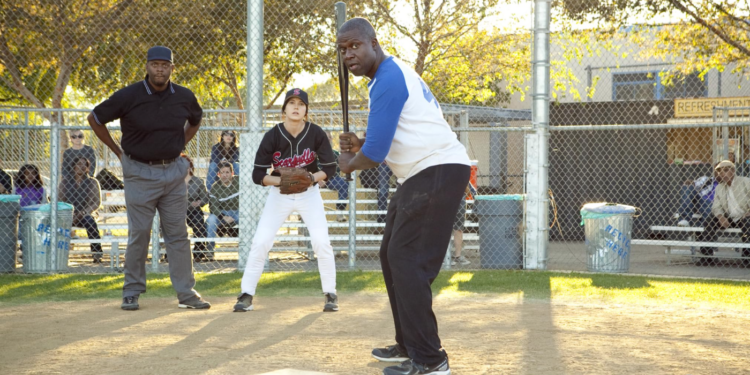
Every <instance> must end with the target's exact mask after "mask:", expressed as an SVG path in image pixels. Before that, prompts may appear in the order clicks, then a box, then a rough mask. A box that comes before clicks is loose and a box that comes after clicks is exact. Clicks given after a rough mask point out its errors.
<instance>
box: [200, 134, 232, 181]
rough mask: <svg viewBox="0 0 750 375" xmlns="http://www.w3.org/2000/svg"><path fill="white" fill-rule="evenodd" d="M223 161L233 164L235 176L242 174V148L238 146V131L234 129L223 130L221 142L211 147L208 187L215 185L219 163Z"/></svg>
mask: <svg viewBox="0 0 750 375" xmlns="http://www.w3.org/2000/svg"><path fill="white" fill-rule="evenodd" d="M222 161H226V162H228V163H230V164H232V167H233V169H234V175H235V176H239V175H240V148H239V147H237V133H235V132H234V131H233V130H224V131H223V132H221V137H220V138H219V143H217V144H215V145H213V146H212V147H211V159H210V161H209V164H208V173H207V174H206V188H208V189H211V186H214V182H216V176H217V174H218V173H219V163H221V162H222Z"/></svg>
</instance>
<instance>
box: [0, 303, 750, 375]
mask: <svg viewBox="0 0 750 375" xmlns="http://www.w3.org/2000/svg"><path fill="white" fill-rule="evenodd" d="M340 299H341V311H339V312H337V313H323V312H321V310H322V305H323V297H259V298H257V301H256V309H257V310H256V311H253V312H248V313H231V312H230V311H231V306H232V305H233V303H234V299H233V298H226V297H224V298H211V299H210V300H211V301H212V302H213V304H214V306H213V308H212V309H211V310H208V311H185V310H179V309H177V308H176V301H175V300H172V299H150V298H143V299H141V310H140V311H136V312H125V311H121V310H120V309H119V301H114V300H95V301H84V302H65V303H50V304H27V305H20V306H2V307H0V338H2V340H0V373H2V374H41V373H44V374H58V373H59V374H76V375H83V374H103V373H108V374H119V373H122V374H125V373H128V374H155V373H163V374H168V373H180V374H238V373H244V374H263V373H266V372H272V371H277V370H281V369H296V370H306V371H319V372H325V373H337V374H379V373H381V369H382V368H383V367H385V364H381V363H379V362H377V361H375V360H374V359H373V358H371V357H370V354H369V353H370V350H371V348H372V347H374V346H380V345H386V344H391V343H392V340H393V328H392V322H391V320H390V314H389V311H390V310H389V307H388V300H387V298H386V297H385V296H382V295H365V294H357V295H347V294H344V295H342V296H341V297H340ZM435 305H436V311H437V316H438V320H439V323H440V332H441V336H442V338H443V345H444V346H445V348H446V349H447V350H448V353H449V356H450V360H451V367H452V369H453V373H454V374H463V375H466V374H517V373H523V374H628V375H630V374H644V373H648V374H675V373H680V374H688V373H689V374H740V373H748V372H750V346H749V345H747V327H750V312H747V311H733V310H718V309H711V308H706V307H699V306H698V307H681V306H619V305H611V304H606V303H598V302H597V303H584V302H582V301H557V300H555V301H554V302H549V301H543V300H526V299H523V298H522V297H520V296H517V295H516V296H509V297H497V296H468V297H467V296H448V297H444V296H439V297H437V298H436V301H435ZM287 373H293V372H287Z"/></svg>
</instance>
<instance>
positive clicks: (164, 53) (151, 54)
mask: <svg viewBox="0 0 750 375" xmlns="http://www.w3.org/2000/svg"><path fill="white" fill-rule="evenodd" d="M151 60H165V61H169V62H172V50H171V49H169V48H167V47H162V46H155V47H151V48H149V49H148V57H147V59H146V61H151Z"/></svg>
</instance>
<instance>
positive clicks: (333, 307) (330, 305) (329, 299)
mask: <svg viewBox="0 0 750 375" xmlns="http://www.w3.org/2000/svg"><path fill="white" fill-rule="evenodd" d="M325 295H326V304H325V305H323V311H325V312H331V311H339V297H338V296H337V295H336V294H335V293H326V294H325Z"/></svg>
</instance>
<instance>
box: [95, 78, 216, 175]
mask: <svg viewBox="0 0 750 375" xmlns="http://www.w3.org/2000/svg"><path fill="white" fill-rule="evenodd" d="M93 114H94V119H95V120H96V123H97V124H99V125H104V124H106V123H108V122H110V121H113V120H116V119H118V118H119V119H120V128H121V129H122V140H121V141H120V145H121V147H122V150H123V151H124V152H125V154H126V155H132V156H133V157H134V158H135V159H140V160H147V161H152V160H161V159H173V158H176V157H178V156H180V152H182V150H183V149H184V148H185V121H187V122H188V123H189V124H190V126H198V125H199V124H200V122H201V119H202V118H203V109H201V106H200V104H198V100H197V99H196V98H195V94H193V92H192V91H190V90H189V89H187V88H185V87H183V86H180V85H176V84H174V83H172V82H171V81H170V82H169V85H167V88H166V89H165V90H163V91H156V90H154V88H153V86H151V85H150V84H149V83H148V75H147V76H146V78H145V79H144V80H143V81H140V82H138V83H134V84H132V85H130V86H128V87H125V88H123V89H120V90H117V92H115V93H114V94H112V96H111V97H109V99H107V100H105V101H103V102H102V103H100V104H99V105H97V106H96V107H95V108H94V110H93Z"/></svg>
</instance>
